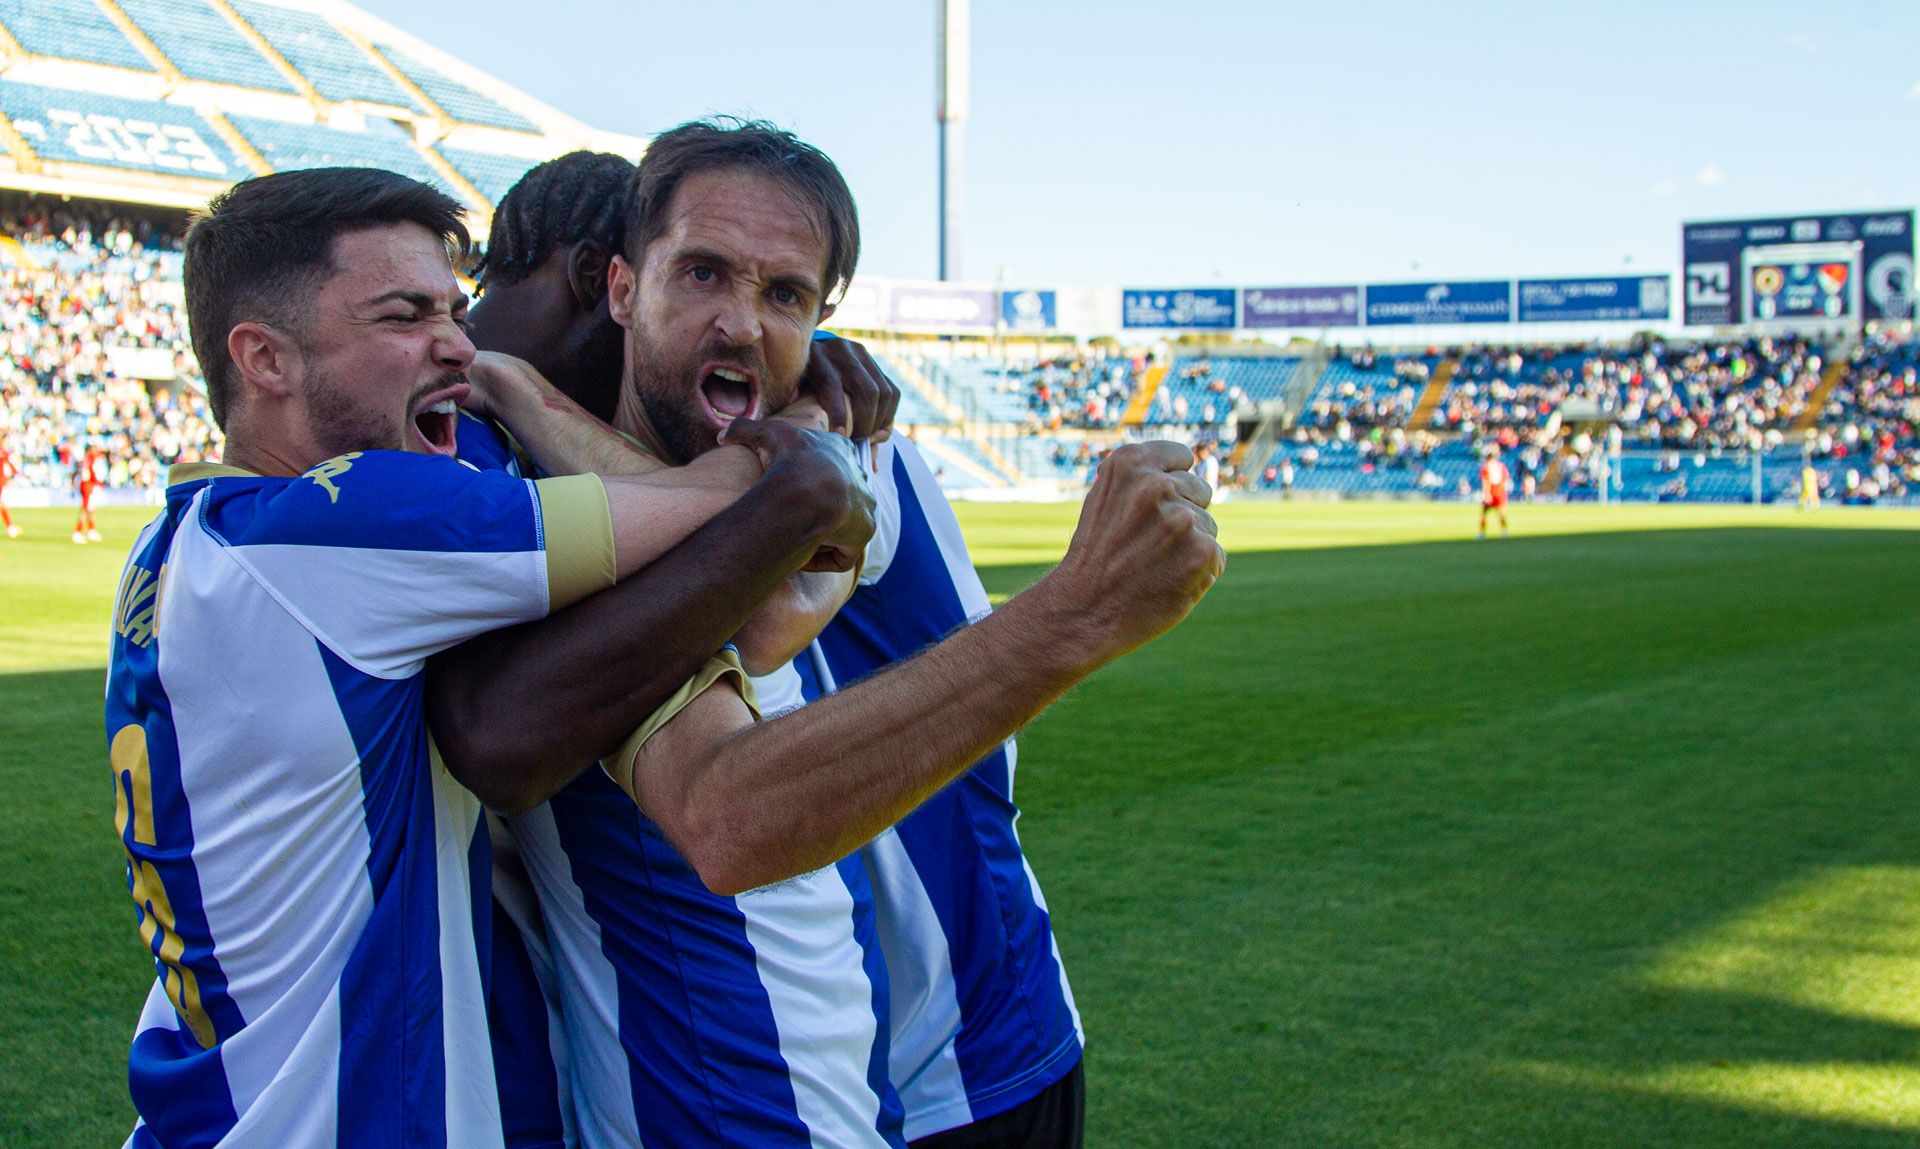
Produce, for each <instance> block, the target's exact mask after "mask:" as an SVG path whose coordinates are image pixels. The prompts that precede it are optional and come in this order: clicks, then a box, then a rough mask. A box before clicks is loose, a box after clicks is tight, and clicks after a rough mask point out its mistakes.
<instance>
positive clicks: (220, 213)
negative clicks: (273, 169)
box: [186, 168, 471, 427]
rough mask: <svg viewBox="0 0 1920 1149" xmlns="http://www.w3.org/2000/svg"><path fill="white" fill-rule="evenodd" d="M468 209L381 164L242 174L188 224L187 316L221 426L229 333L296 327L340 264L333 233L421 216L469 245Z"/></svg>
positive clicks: (230, 389)
mask: <svg viewBox="0 0 1920 1149" xmlns="http://www.w3.org/2000/svg"><path fill="white" fill-rule="evenodd" d="M465 211H466V209H465V207H463V206H462V205H461V203H460V202H459V201H458V200H456V199H454V198H453V197H452V196H450V195H448V194H446V193H445V192H443V191H441V190H440V189H438V188H436V187H433V186H432V185H430V184H424V183H421V182H420V181H419V180H415V179H409V178H407V177H406V176H403V175H400V174H398V173H396V172H389V171H383V170H381V169H379V168H310V169H307V170H305V171H294V172H277V173H275V174H273V175H269V176H260V177H258V178H257V179H250V180H242V181H241V182H239V183H237V184H235V185H233V186H232V187H230V188H228V189H227V190H226V191H224V192H222V193H220V194H219V195H218V196H215V197H214V199H213V202H212V203H210V204H208V205H207V210H206V211H205V212H202V213H201V214H199V215H197V216H196V217H195V218H194V220H193V224H192V226H191V227H189V228H188V229H187V243H186V288H187V325H188V327H189V328H190V329H191V331H192V333H193V352H194V354H195V355H197V356H198V357H199V359H200V370H201V372H202V373H203V374H204V375H205V376H206V380H207V405H208V406H209V407H211V408H212V409H213V418H214V421H215V422H216V423H219V424H220V425H221V426H223V427H224V426H225V425H226V416H227V411H228V409H229V407H230V406H231V403H232V399H233V395H234V388H235V386H236V382H235V379H234V375H233V369H234V365H233V358H232V356H230V355H228V354H227V336H228V335H229V334H230V333H232V331H233V329H234V327H235V326H236V325H238V324H241V323H247V322H256V321H257V322H267V323H272V324H274V325H276V326H279V327H284V328H288V329H290V330H295V331H297V330H298V329H299V324H300V322H301V320H302V318H303V317H304V314H305V309H304V308H303V307H302V306H301V304H302V303H303V302H304V300H303V299H302V298H301V296H302V295H303V294H308V293H311V292H313V291H316V290H318V289H319V287H320V285H322V284H324V283H325V282H326V281H327V279H328V277H330V276H331V275H332V273H333V271H334V268H333V265H332V263H331V262H330V256H331V251H332V247H333V241H334V239H335V237H337V236H340V235H342V234H344V233H347V232H352V231H360V230H363V229H365V228H370V227H383V226H386V225H389V224H396V223H417V224H419V225H420V226H422V227H424V228H426V229H427V230H428V231H430V232H432V233H434V234H435V235H437V236H439V237H440V238H441V239H442V240H444V241H445V242H446V243H447V244H448V245H449V246H450V247H452V246H458V248H459V249H460V251H461V252H463V253H464V252H465V251H466V250H467V249H468V247H469V246H470V245H471V239H470V238H469V236H468V235H467V228H466V225H465V224H464V223H462V222H461V221H460V217H461V215H462V214H464V213H465Z"/></svg>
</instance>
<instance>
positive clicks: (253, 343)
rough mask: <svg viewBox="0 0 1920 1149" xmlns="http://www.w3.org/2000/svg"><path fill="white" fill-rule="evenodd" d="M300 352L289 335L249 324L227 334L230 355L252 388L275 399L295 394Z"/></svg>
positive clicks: (266, 326) (246, 323)
mask: <svg viewBox="0 0 1920 1149" xmlns="http://www.w3.org/2000/svg"><path fill="white" fill-rule="evenodd" d="M299 354H300V349H299V347H298V346H297V345H296V344H295V343H294V341H293V340H292V339H290V338H288V336H287V335H286V333H285V332H282V331H277V330H275V329H274V328H272V327H270V326H268V325H267V324H265V323H256V322H253V321H252V320H248V321H247V322H245V323H236V324H234V325H233V330H231V331H229V332H227V355H228V356H229V357H231V358H232V359H233V365H234V368H235V369H236V370H237V371H238V372H239V373H240V379H241V381H242V382H243V383H245V384H246V385H247V386H248V387H250V388H253V387H257V388H259V389H260V390H262V391H265V392H266V393H268V394H269V395H272V396H274V397H275V398H280V399H284V398H286V397H287V396H288V395H291V394H292V393H293V388H294V382H295V376H296V375H297V373H298V371H299Z"/></svg>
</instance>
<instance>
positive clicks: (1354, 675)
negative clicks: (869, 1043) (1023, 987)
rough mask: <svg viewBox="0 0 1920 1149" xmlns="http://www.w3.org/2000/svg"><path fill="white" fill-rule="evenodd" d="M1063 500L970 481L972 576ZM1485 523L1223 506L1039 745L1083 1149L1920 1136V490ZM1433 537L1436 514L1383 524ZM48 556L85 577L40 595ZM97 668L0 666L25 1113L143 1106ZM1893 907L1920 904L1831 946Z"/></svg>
mask: <svg viewBox="0 0 1920 1149" xmlns="http://www.w3.org/2000/svg"><path fill="white" fill-rule="evenodd" d="M1074 512H1075V508H1072V507H1069V506H1051V507H1000V506H991V507H982V506H968V507H963V508H962V518H963V522H964V523H965V524H966V526H967V528H968V531H969V537H970V540H971V541H972V543H973V545H974V547H975V552H976V556H977V557H978V558H979V559H980V561H981V562H982V563H983V564H987V567H986V569H985V571H984V575H985V577H986V579H987V581H988V583H989V586H990V589H992V590H994V591H995V592H996V593H998V594H1005V593H1010V592H1012V591H1014V590H1017V589H1018V588H1019V587H1020V586H1023V585H1025V584H1026V583H1027V582H1030V581H1031V580H1032V579H1033V578H1035V577H1037V576H1038V575H1039V574H1040V573H1041V572H1042V571H1043V570H1044V569H1045V565H1044V564H1045V563H1047V562H1048V561H1051V559H1053V558H1054V557H1057V555H1058V554H1059V553H1060V550H1061V549H1062V548H1063V547H1064V544H1065V540H1066V537H1067V534H1068V532H1069V531H1070V529H1071V524H1072V521H1073V516H1074ZM43 514H45V515H49V516H53V517H56V518H58V517H61V516H62V514H63V513H62V512H45V513H43ZM121 514H122V516H123V517H122V518H120V519H115V520H109V522H108V531H109V538H110V540H112V541H111V542H110V543H109V544H108V545H106V546H94V547H87V548H79V547H73V546H72V545H71V544H70V543H67V542H65V541H64V540H65V536H64V533H61V534H59V535H58V540H57V541H58V543H59V545H58V546H53V545H51V544H50V543H49V544H48V545H46V546H45V547H44V548H42V549H40V550H38V551H34V552H23V551H19V550H9V549H8V548H7V547H6V546H5V545H4V544H0V640H5V642H6V646H5V647H4V648H0V669H8V668H10V669H14V670H20V671H33V670H34V669H35V667H36V666H45V665H49V664H54V665H57V664H58V662H57V661H51V662H50V661H49V660H71V661H78V662H80V663H81V664H82V665H84V664H85V663H86V661H87V654H88V652H89V651H93V652H95V653H94V654H93V655H92V659H91V661H92V663H93V664H94V665H97V664H98V662H99V661H100V655H99V654H98V653H97V652H99V651H100V650H101V644H102V642H103V640H104V637H105V628H106V618H107V611H108V605H107V599H108V597H109V596H110V595H111V591H112V587H113V583H114V580H115V579H116V578H117V575H118V571H119V567H120V562H121V560H122V558H123V557H124V554H125V548H126V545H127V543H128V542H129V541H130V539H131V535H132V532H133V530H134V529H136V528H137V525H138V523H139V521H142V520H143V519H144V518H145V517H146V516H145V514H144V513H141V512H137V511H128V512H121ZM1472 514H1473V512H1472V510H1471V509H1470V508H1468V509H1463V508H1459V507H1445V506H1441V507H1436V506H1430V505H1422V504H1415V505H1401V506H1391V505H1359V506H1353V505H1349V506H1345V507H1336V506H1324V505H1283V504H1230V505H1228V506H1225V507H1223V508H1221V511H1220V517H1221V522H1222V535H1223V537H1224V538H1225V539H1226V540H1227V541H1228V543H1229V545H1230V547H1232V549H1233V550H1234V559H1233V561H1232V563H1231V565H1230V567H1229V571H1228V575H1227V578H1226V579H1225V580H1224V581H1223V582H1222V584H1221V585H1220V587H1219V588H1217V590H1216V592H1215V593H1214V595H1213V596H1211V597H1210V598H1209V600H1208V601H1207V602H1206V603H1205V604H1203V606H1202V608H1201V609H1200V611H1199V612H1197V613H1196V615H1195V616H1194V618H1192V619H1191V620H1189V622H1188V623H1187V624H1186V625H1185V626H1183V627H1182V628H1180V629H1179V630H1178V631H1176V632H1174V633H1173V634H1172V635H1170V636H1168V637H1167V638H1164V639H1162V640H1160V641H1158V642H1156V643H1154V644H1151V645H1150V646H1148V647H1146V648H1144V649H1143V650H1141V651H1139V652H1137V653H1136V654H1135V655H1134V656H1132V657H1130V658H1129V659H1128V660H1126V661H1124V662H1122V663H1120V664H1118V665H1116V666H1114V667H1111V668H1109V669H1108V670H1106V671H1104V672H1102V673H1101V674H1100V675H1098V676H1097V677H1096V678H1095V679H1094V680H1093V681H1091V682H1089V683H1088V684H1086V685H1085V686H1083V687H1081V688H1080V689H1079V690H1078V691H1076V692H1075V693H1074V694H1073V695H1071V696H1070V697H1069V698H1068V699H1066V700H1065V701H1063V702H1062V703H1061V704H1059V705H1058V706H1056V707H1055V708H1054V709H1053V710H1052V711H1051V712H1049V713H1048V714H1047V715H1046V716H1045V717H1043V718H1042V719H1041V721H1040V722H1039V723H1037V724H1036V725H1035V727H1034V728H1033V729H1032V730H1030V731H1029V732H1028V733H1027V734H1026V735H1025V736H1024V737H1023V740H1022V747H1021V755H1020V796H1021V799H1022V803H1023V805H1024V806H1025V807H1026V808H1027V811H1028V814H1027V816H1026V817H1025V818H1024V819H1023V821H1022V824H1021V827H1022V836H1023V839H1024V841H1025V843H1026V845H1027V847H1028V850H1029V853H1030V855H1031V856H1032V858H1033V861H1034V866H1035V869H1036V870H1037V871H1038V873H1039V875H1040V878H1041V880H1042V882H1043V883H1044V884H1045V887H1046V890H1047V893H1048V896H1049V900H1050V903H1051V904H1052V906H1053V908H1054V910H1055V912H1056V914H1057V915H1058V918H1057V926H1058V929H1059V932H1060V937H1061V945H1062V948H1063V950H1064V951H1065V955H1066V959H1067V961H1068V965H1069V969H1070V971H1071V973H1072V975H1073V978H1074V984H1075V988H1076V991H1077V993H1078V995H1079V1000H1080V1005H1081V1008H1082V1011H1083V1014H1084V1015H1085V1018H1086V1023H1087V1028H1088V1031H1089V1036H1090V1039H1091V1042H1092V1045H1091V1051H1090V1054H1089V1073H1090V1085H1091V1094H1090V1119H1091V1123H1092V1131H1091V1135H1090V1137H1089V1143H1090V1144H1093V1145H1127V1146H1134V1145H1140V1146H1154V1145H1168V1146H1173V1145H1179V1146H1193V1145H1209V1146H1211V1145H1249V1146H1252V1145H1261V1146H1265V1145H1300V1146H1309V1145H1311V1146H1320V1145H1421V1146H1425V1145H1436V1146H1437V1145H1449V1146H1451V1145H1461V1146H1466V1145H1500V1144H1511V1145H1571V1144H1579V1145H1600V1146H1612V1145H1618V1146H1628V1145H1635V1146H1638V1145H1648V1144H1684V1145H1724V1146H1748V1145H1782V1146H1785V1145H1796V1146H1797V1145H1862V1146H1880V1145H1888V1146H1891V1145H1895V1144H1902V1145H1904V1144H1911V1143H1914V1142H1915V1141H1916V1140H1920V1116H1916V1114H1920V1026H1916V1025H1915V1024H1910V1023H1909V1021H1908V1019H1907V1018H1906V1015H1904V1014H1900V1013H1899V1012H1898V1010H1897V1009H1895V1008H1894V1007H1893V1006H1890V1005H1888V1004H1887V1003H1888V1002H1889V1000H1892V1001H1895V1002H1897V1001H1898V1000H1900V995H1899V994H1898V993H1897V992H1891V993H1890V991H1889V990H1888V989H1887V988H1886V981H1887V979H1888V978H1889V977H1893V978H1894V984H1895V985H1899V984H1905V983H1904V981H1902V980H1901V979H1903V978H1909V977H1911V978H1920V958H1916V957H1915V955H1916V954H1920V878H1916V874H1920V856H1916V846H1915V844H1914V842H1915V838H1914V835H1913V834H1912V833H1911V819H1910V816H1909V811H1910V810H1911V807H1912V801H1913V799H1912V795H1913V794H1914V792H1915V791H1916V786H1915V783H1916V781H1920V779H1916V778H1915V776H1914V775H1915V771H1914V769H1913V767H1912V764H1911V754H1910V752H1908V751H1907V749H1906V748H1908V747H1911V746H1912V745H1914V744H1915V735H1916V734H1920V728H1916V725H1917V722H1920V720H1916V719H1915V717H1914V716H1913V707H1912V705H1911V701H1910V700H1911V698H1912V697H1913V696H1914V693H1915V688H1916V687H1917V686H1920V681H1916V679H1917V678H1920V674H1916V671H1915V670H1914V668H1913V665H1912V664H1913V659H1912V657H1911V654H1910V651H1911V650H1912V649H1913V648H1914V643H1915V640H1916V639H1920V607H1916V605H1915V604H1920V596H1917V595H1916V592H1920V561H1916V560H1920V532H1913V531H1911V530H1910V529H1909V528H1911V527H1913V526H1914V525H1916V524H1920V516H1914V515H1901V514H1838V513H1834V514H1828V513H1823V514H1822V515H1819V516H1812V517H1801V516H1794V515H1792V514H1791V513H1790V512H1774V511H1771V510H1770V509H1768V510H1763V511H1762V512H1752V511H1749V510H1748V509H1746V508H1534V507H1523V508H1518V509H1517V511H1516V514H1515V522H1516V526H1517V527H1518V528H1519V529H1520V532H1521V533H1520V535H1519V537H1516V538H1515V539H1513V540H1511V541H1507V542H1489V543H1472V542H1469V541H1463V540H1464V539H1465V536H1466V535H1468V534H1469V533H1470V531H1471V527H1472ZM68 521H70V519H69V520H68ZM53 525H54V527H55V528H56V529H58V528H59V527H60V526H61V525H62V524H59V523H54V524H53ZM1797 526H1808V527H1815V528H1818V529H1810V530H1789V529H1781V528H1783V527H1797ZM1680 527H1697V528H1709V529H1694V530H1684V531H1682V530H1677V529H1675V528H1680ZM29 529H30V530H34V529H35V528H34V527H32V526H30V527H29ZM1423 538H1424V539H1428V540H1432V539H1435V538H1444V539H1450V540H1453V541H1426V542H1417V543H1415V544H1414V545H1384V544H1388V543H1394V542H1400V541H1403V540H1418V539H1423ZM1356 543H1359V544H1367V545H1352V544H1356ZM62 548H66V549H64V550H63V549H62ZM26 553H32V554H34V555H35V556H36V558H35V559H34V560H32V563H29V562H28V561H23V560H22V556H23V554H26ZM35 565H38V566H42V567H44V568H45V569H46V571H47V572H48V573H47V575H46V577H48V578H52V579H56V580H58V581H61V582H63V583H64V584H67V589H66V590H65V591H63V597H62V598H61V599H60V600H59V602H60V605H57V606H53V607H51V608H48V609H41V610H39V611H36V612H34V613H33V615H32V617H31V618H30V619H25V616H24V615H22V614H16V613H14V612H13V610H12V608H13V607H14V606H15V604H16V603H18V602H20V601H21V600H22V597H23V596H28V597H30V596H33V595H35V594H36V593H37V592H38V589H39V588H40V585H41V581H42V579H41V576H38V575H36V574H35V573H34V566H35ZM23 619H25V621H23ZM16 635H25V636H27V638H28V639H29V640H30V642H31V643H33V644H35V650H37V651H41V652H44V653H35V651H34V650H28V649H26V648H24V647H22V646H21V645H20V644H19V643H18V642H16V640H15V636H16ZM99 699H100V677H99V672H98V670H82V671H75V672H64V673H54V674H48V673H39V672H32V673H16V674H12V675H6V674H0V783H5V784H6V785H7V786H8V792H9V794H10V795H12V796H14V797H15V799H16V800H15V801H14V802H12V803H10V804H9V805H8V807H7V809H6V810H5V811H4V812H0V863H4V865H0V938H3V939H5V940H0V960H4V961H6V962H7V963H8V968H9V969H13V970H16V971H20V973H19V975H18V976H15V977H13V978H10V979H9V980H8V982H7V983H6V986H5V988H4V989H0V1073H4V1075H5V1078H6V1080H5V1083H4V1084H0V1144H7V1145H11V1144H15V1143H18V1144H31V1145H42V1144H47V1145H60V1144H87V1145H95V1144H110V1143H117V1141H118V1140H119V1139H121V1138H123V1137H124V1135H125V1131H126V1129H127V1127H128V1126H129V1124H130V1122H131V1113H130V1109H129V1107H128V1106H127V1104H126V1102H125V1086H124V1066H125V1053H126V1042H127V1039H128V1037H129V1036H130V1033H131V1030H132V1026H133V1023H134V1019H135V1017H136V1015H137V1012H138V1008H139V1001H140V999H141V997H142V996H143V995H144V992H145V988H146V986H147V984H148V983H149V979H150V977H151V967H150V966H148V965H147V964H146V963H145V962H144V960H143V958H142V955H141V953H140V950H139V946H138V941H137V935H136V933H135V931H134V928H133V915H132V913H131V912H130V910H129V908H128V907H127V906H126V904H125V903H126V897H125V891H124V880H123V878H122V876H121V873H120V868H119V866H118V865H117V864H116V861H115V859H116V857H117V850H116V849H115V847H114V843H113V840H112V825H111V820H112V812H111V800H110V792H109V791H108V790H107V788H106V786H105V785H104V781H105V772H104V769H103V765H104V749H103V746H104V735H103V734H102V732H101V730H100V727H99ZM1880 904H1884V905H1887V906H1893V907H1911V908H1912V911H1913V912H1911V913H1890V914H1888V915H1885V917H1884V920H1876V921H1874V922H1872V923H1870V925H1871V931H1870V937H1871V941H1872V945H1871V950H1872V952H1871V953H1864V954H1863V953H1862V952H1859V951H1860V948H1861V947H1857V946H1849V945H1848V944H1847V942H1846V940H1845V939H1841V940H1838V941H1835V942H1833V944H1831V945H1828V944H1827V942H1828V940H1829V939H1828V937H1827V934H1828V933H1830V932H1838V931H1840V930H1842V929H1844V927H1845V923H1848V922H1851V921H1854V920H1856V918H1857V916H1858V915H1857V912H1856V909H1855V907H1858V906H1860V905H1880ZM1808 906H1822V907H1828V908H1827V909H1826V910H1825V911H1824V912H1825V913H1827V915H1828V916H1826V917H1823V918H1821V919H1819V924H1816V925H1814V926H1809V925H1808V923H1807V922H1806V920H1805V918H1806V915H1807V914H1808V912H1809V911H1808V910H1807V909H1806V907H1808ZM1849 914H1853V915H1854V916H1853V917H1849V916H1848V915H1849ZM1829 922H1830V923H1832V926H1833V928H1832V929H1831V930H1827V931H1825V932H1823V931H1822V930H1821V928H1820V924H1824V923H1829ZM1862 928H1863V930H1864V929H1865V927H1862ZM1810 930H1811V931H1812V932H1809V931H1810ZM1756 939H1757V940H1756ZM1776 939H1777V941H1776ZM1755 954H1760V955H1762V956H1763V957H1764V958H1765V960H1766V961H1769V962H1775V963H1776V964H1777V963H1781V962H1789V959H1791V960H1790V966H1791V968H1792V969H1793V971H1794V978H1796V979H1799V980H1798V981H1797V982H1792V984H1788V983H1789V982H1790V981H1791V980H1792V979H1785V978H1783V977H1781V976H1776V975H1768V976H1765V977H1763V976H1761V975H1760V974H1756V973H1754V972H1753V970H1754V968H1755V964H1754V963H1755V962H1756V961H1759V960H1760V959H1759V958H1756V957H1754V956H1753V955H1755ZM1870 962H1872V963H1879V964H1867V963H1870ZM1765 968H1767V969H1772V968H1774V967H1773V966H1771V965H1769V966H1766V967H1765ZM1890 971H1891V972H1890ZM1811 984H1818V985H1819V986H1821V987H1823V988H1821V989H1820V991H1819V992H1817V993H1816V992H1814V991H1813V990H1811V989H1806V988H1804V986H1806V985H1811ZM1796 987H1800V988H1796Z"/></svg>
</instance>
